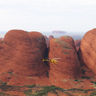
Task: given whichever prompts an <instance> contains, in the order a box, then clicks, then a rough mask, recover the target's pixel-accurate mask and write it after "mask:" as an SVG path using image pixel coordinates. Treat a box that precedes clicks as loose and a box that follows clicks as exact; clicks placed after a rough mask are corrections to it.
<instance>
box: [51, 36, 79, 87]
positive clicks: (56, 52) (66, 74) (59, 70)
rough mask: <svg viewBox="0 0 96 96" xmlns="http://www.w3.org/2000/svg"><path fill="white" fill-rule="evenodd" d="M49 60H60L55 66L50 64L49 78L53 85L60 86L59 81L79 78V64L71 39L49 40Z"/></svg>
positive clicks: (67, 37)
mask: <svg viewBox="0 0 96 96" xmlns="http://www.w3.org/2000/svg"><path fill="white" fill-rule="evenodd" d="M49 58H50V59H51V58H60V59H57V63H56V64H54V63H50V73H49V78H50V81H51V82H52V83H53V84H55V85H59V86H61V85H60V83H59V82H60V81H64V80H65V79H75V78H77V77H79V68H80V64H79V60H78V56H77V52H76V48H75V44H74V40H73V39H72V38H71V37H69V36H66V37H61V38H59V39H51V40H50V52H49Z"/></svg>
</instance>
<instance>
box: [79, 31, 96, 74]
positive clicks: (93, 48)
mask: <svg viewBox="0 0 96 96" xmlns="http://www.w3.org/2000/svg"><path fill="white" fill-rule="evenodd" d="M80 56H81V58H82V60H83V62H84V64H85V65H86V66H87V67H88V68H89V69H91V70H92V71H93V72H94V73H95V74H96V29H93V30H90V31H88V32H87V33H86V34H85V36H84V37H83V39H82V40H81V45H80Z"/></svg>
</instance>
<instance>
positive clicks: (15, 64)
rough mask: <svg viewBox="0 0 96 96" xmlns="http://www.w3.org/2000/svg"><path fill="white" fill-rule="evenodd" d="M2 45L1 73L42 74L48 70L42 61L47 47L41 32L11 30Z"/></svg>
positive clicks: (0, 57) (0, 49) (0, 54)
mask: <svg viewBox="0 0 96 96" xmlns="http://www.w3.org/2000/svg"><path fill="white" fill-rule="evenodd" d="M0 46H1V47H2V48H1V47H0V74H3V73H5V72H10V73H14V74H17V75H22V76H41V75H44V74H46V72H47V71H48V67H47V65H46V64H44V62H43V61H42V59H43V58H44V54H45V51H46V48H47V47H46V43H45V39H44V36H43V35H42V34H41V33H39V32H26V31H23V30H11V31H9V32H8V33H7V34H6V35H5V37H4V40H3V43H2V44H1V45H0Z"/></svg>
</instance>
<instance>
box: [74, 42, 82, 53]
mask: <svg viewBox="0 0 96 96" xmlns="http://www.w3.org/2000/svg"><path fill="white" fill-rule="evenodd" d="M80 42H81V40H75V46H76V50H77V52H78V51H79V48H80Z"/></svg>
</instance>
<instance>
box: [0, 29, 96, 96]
mask: <svg viewBox="0 0 96 96" xmlns="http://www.w3.org/2000/svg"><path fill="white" fill-rule="evenodd" d="M95 38H96V29H93V30H91V31H89V32H87V33H86V34H85V36H84V37H83V39H82V40H81V44H80V41H79V40H78V41H75V42H74V40H73V39H72V38H71V37H69V36H63V37H60V38H58V39H56V38H51V39H50V38H47V37H44V36H43V35H42V34H41V33H40V32H26V31H23V30H11V31H9V32H8V33H7V34H6V35H5V37H4V39H3V40H0V96H95V95H94V94H96V76H95V74H96V70H95V69H96V65H95V57H96V54H95V47H96V44H95V42H96V40H95ZM49 39H50V40H49ZM46 40H49V41H50V43H49V44H48V45H49V46H47V44H46V43H47V41H46ZM49 41H48V42H49ZM79 46H80V48H79V51H78V47H79ZM76 47H77V50H76ZM77 51H78V54H77ZM48 52H49V54H48ZM48 57H49V58H50V59H53V58H59V59H56V61H57V62H56V64H55V63H52V62H47V63H46V62H43V60H42V59H44V58H48ZM78 57H79V58H78ZM34 85H35V86H34ZM62 88H63V89H62ZM2 94H3V95H2Z"/></svg>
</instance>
